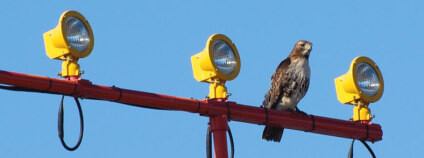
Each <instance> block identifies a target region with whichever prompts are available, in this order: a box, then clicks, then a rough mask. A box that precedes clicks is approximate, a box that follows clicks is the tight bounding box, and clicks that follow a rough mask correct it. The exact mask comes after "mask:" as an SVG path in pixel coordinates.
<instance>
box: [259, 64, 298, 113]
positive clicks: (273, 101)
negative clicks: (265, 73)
mask: <svg viewBox="0 0 424 158" xmlns="http://www.w3.org/2000/svg"><path fill="white" fill-rule="evenodd" d="M290 63H291V60H290V58H286V59H285V60H283V61H282V62H281V63H280V65H278V67H277V69H276V70H275V72H274V74H273V75H272V77H271V88H270V89H269V91H268V92H267V93H266V94H265V99H264V101H263V103H262V104H263V105H264V107H266V108H268V109H275V107H276V105H277V103H278V101H279V100H281V97H283V90H284V87H287V86H288V85H287V84H288V82H287V81H288V79H287V78H288V77H289V76H288V75H287V74H286V71H287V68H288V67H289V65H290Z"/></svg>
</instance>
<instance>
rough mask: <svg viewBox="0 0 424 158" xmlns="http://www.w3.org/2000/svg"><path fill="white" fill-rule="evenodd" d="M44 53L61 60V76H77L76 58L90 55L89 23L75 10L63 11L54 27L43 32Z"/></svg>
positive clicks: (92, 40)
mask: <svg viewBox="0 0 424 158" xmlns="http://www.w3.org/2000/svg"><path fill="white" fill-rule="evenodd" d="M43 37H44V44H45V47H46V54H47V56H48V57H49V58H51V59H57V60H63V61H64V62H63V64H62V73H61V76H62V77H71V76H73V77H75V76H76V77H79V76H80V75H81V71H80V69H79V65H78V59H79V58H84V57H87V56H89V55H90V53H91V51H92V50H93V46H94V36H93V31H92V29H91V26H90V24H89V23H88V21H87V19H85V17H84V16H83V15H82V14H80V13H78V12H77V11H73V10H68V11H65V12H64V13H63V14H62V15H61V16H60V18H59V23H58V25H57V26H56V28H54V29H52V30H50V31H47V32H46V33H44V34H43Z"/></svg>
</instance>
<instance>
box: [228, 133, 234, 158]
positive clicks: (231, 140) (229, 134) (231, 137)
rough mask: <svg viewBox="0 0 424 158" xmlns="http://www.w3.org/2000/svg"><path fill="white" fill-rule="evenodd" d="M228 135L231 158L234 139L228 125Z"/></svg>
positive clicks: (232, 156)
mask: <svg viewBox="0 0 424 158" xmlns="http://www.w3.org/2000/svg"><path fill="white" fill-rule="evenodd" d="M228 136H230V143H231V158H234V140H233V134H232V133H231V129H230V127H228Z"/></svg>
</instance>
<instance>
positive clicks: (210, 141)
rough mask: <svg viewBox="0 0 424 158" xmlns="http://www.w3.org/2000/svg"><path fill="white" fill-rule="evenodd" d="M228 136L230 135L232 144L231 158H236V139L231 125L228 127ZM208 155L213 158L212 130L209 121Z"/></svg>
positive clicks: (207, 134) (208, 157)
mask: <svg viewBox="0 0 424 158" xmlns="http://www.w3.org/2000/svg"><path fill="white" fill-rule="evenodd" d="M228 136H229V137H230V144H231V158H234V140H233V134H232V133H231V129H230V127H228ZM206 157H207V158H212V131H211V125H210V123H208V129H207V132H206Z"/></svg>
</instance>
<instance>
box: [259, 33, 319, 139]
mask: <svg viewBox="0 0 424 158" xmlns="http://www.w3.org/2000/svg"><path fill="white" fill-rule="evenodd" d="M311 50H312V43H311V42H308V41H305V40H300V41H298V42H297V43H296V44H295V45H294V48H293V50H292V51H291V53H290V55H289V56H288V57H287V58H286V59H284V60H283V61H282V62H281V63H280V65H278V67H277V69H276V70H275V72H274V74H273V75H272V77H271V88H270V89H269V91H268V92H267V93H266V94H265V99H264V101H263V103H262V104H263V106H264V108H268V109H276V110H287V111H292V112H297V113H302V114H306V113H304V112H302V111H300V110H299V109H298V108H297V104H298V103H299V101H300V100H301V99H302V98H303V97H304V96H305V94H306V92H307V91H308V87H309V79H310V76H311V70H310V68H309V54H310V53H311ZM283 130H284V128H279V127H271V126H265V129H264V132H263V134H262V139H265V140H267V141H275V142H280V140H281V136H282V135H283Z"/></svg>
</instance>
